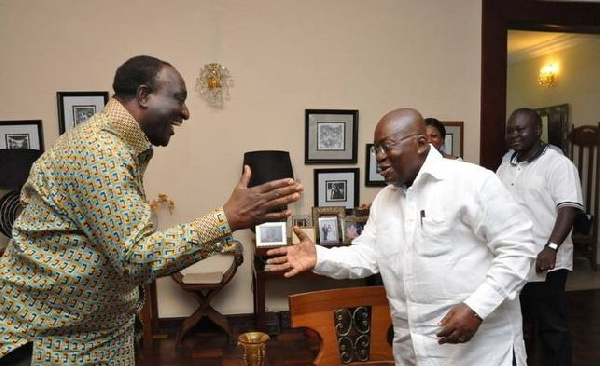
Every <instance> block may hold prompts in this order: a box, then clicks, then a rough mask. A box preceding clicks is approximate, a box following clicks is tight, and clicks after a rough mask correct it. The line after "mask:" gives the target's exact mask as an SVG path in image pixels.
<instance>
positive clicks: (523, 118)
mask: <svg viewBox="0 0 600 366" xmlns="http://www.w3.org/2000/svg"><path fill="white" fill-rule="evenodd" d="M541 135H542V120H541V118H540V116H539V115H538V114H537V113H536V112H535V111H534V110H533V109H530V108H519V109H516V110H515V111H514V112H513V113H512V114H511V115H510V117H509V118H508V121H507V123H506V141H507V143H508V146H509V147H510V148H511V149H513V150H514V153H513V155H512V156H511V158H510V159H509V160H508V161H504V162H503V163H502V164H501V165H500V167H499V168H498V170H497V174H498V177H500V179H501V180H502V182H503V183H504V185H505V186H506V187H507V188H508V190H509V191H510V192H511V193H512V195H513V196H514V197H515V199H516V201H517V202H518V203H519V205H521V206H522V207H523V209H524V210H525V211H526V212H527V214H528V216H529V218H530V219H531V220H532V221H533V224H534V225H533V238H534V241H535V244H536V246H537V250H536V251H537V253H538V254H537V260H536V263H535V271H532V273H531V274H530V277H529V281H530V282H529V283H527V284H526V285H525V287H524V288H523V291H522V292H521V295H520V299H521V309H522V312H523V321H524V328H525V335H526V339H527V340H528V342H527V344H529V340H532V339H531V338H532V336H535V337H539V338H540V340H541V343H542V346H543V349H544V353H545V356H546V361H545V362H544V365H549V366H565V365H571V332H570V329H569V328H570V323H569V316H568V312H567V311H566V308H565V303H564V292H565V283H566V281H567V275H568V273H569V271H571V270H572V269H573V241H572V238H571V229H572V227H573V220H574V218H575V215H576V213H577V212H578V211H579V210H583V203H582V202H583V201H582V194H581V184H580V182H579V175H578V172H577V168H576V167H575V165H574V164H573V163H572V162H571V160H569V159H568V158H567V157H565V156H564V155H563V154H562V152H557V151H556V149H555V148H551V147H550V145H548V144H546V143H544V142H543V141H541V139H540V137H541ZM532 329H533V330H532Z"/></svg>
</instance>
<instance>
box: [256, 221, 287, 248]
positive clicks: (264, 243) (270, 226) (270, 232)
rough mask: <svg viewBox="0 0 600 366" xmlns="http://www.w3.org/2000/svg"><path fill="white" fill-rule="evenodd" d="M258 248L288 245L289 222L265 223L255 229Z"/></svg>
mask: <svg viewBox="0 0 600 366" xmlns="http://www.w3.org/2000/svg"><path fill="white" fill-rule="evenodd" d="M255 232H256V247H263V248H264V247H278V246H282V245H287V244H288V239H287V222H285V221H276V222H265V223H264V224H261V225H257V226H256V227H255Z"/></svg>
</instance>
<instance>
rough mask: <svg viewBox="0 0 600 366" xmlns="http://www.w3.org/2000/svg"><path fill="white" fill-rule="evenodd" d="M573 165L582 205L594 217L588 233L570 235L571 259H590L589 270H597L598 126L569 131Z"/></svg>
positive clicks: (599, 167)
mask: <svg viewBox="0 0 600 366" xmlns="http://www.w3.org/2000/svg"><path fill="white" fill-rule="evenodd" d="M570 137H571V144H572V147H571V153H572V159H573V163H574V164H575V165H576V166H577V170H579V178H580V179H581V188H582V191H583V192H582V193H583V202H584V206H585V210H586V212H587V213H589V214H591V215H592V217H593V224H592V228H591V230H590V232H589V233H585V234H582V233H576V232H574V233H573V245H574V253H573V256H574V257H585V258H587V259H589V261H590V263H591V266H592V269H593V270H597V269H598V268H597V264H596V253H597V249H598V247H597V241H598V218H599V217H598V208H599V207H598V206H599V205H600V202H599V199H600V196H599V193H600V179H599V178H600V177H599V176H598V173H599V171H600V159H599V157H600V156H599V148H600V122H599V123H598V125H597V126H593V125H585V126H579V127H577V128H574V129H573V131H571V135H570Z"/></svg>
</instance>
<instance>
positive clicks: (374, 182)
mask: <svg viewBox="0 0 600 366" xmlns="http://www.w3.org/2000/svg"><path fill="white" fill-rule="evenodd" d="M365 150H366V154H365V155H366V156H365V186H367V187H385V186H386V184H385V180H384V179H383V176H382V175H381V174H379V170H378V169H377V159H376V158H375V145H374V144H367V145H366V149H365Z"/></svg>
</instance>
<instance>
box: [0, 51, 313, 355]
mask: <svg viewBox="0 0 600 366" xmlns="http://www.w3.org/2000/svg"><path fill="white" fill-rule="evenodd" d="M113 89H114V91H115V94H114V96H113V97H112V98H111V100H110V101H109V102H108V104H107V105H106V107H105V108H104V110H103V111H101V112H100V113H98V114H96V115H94V116H93V117H91V119H90V120H89V121H88V122H87V123H85V124H81V125H79V126H77V127H76V128H74V129H73V130H71V131H70V132H69V133H67V134H65V135H62V136H60V137H59V139H58V140H57V141H56V143H55V144H54V146H53V147H52V148H51V149H49V150H47V151H46V152H45V153H44V154H43V155H42V156H41V157H40V158H39V159H38V161H37V162H36V163H35V164H34V165H33V167H32V169H31V172H30V174H29V179H28V180H27V183H26V184H25V186H24V187H23V190H22V194H21V201H22V203H23V206H24V210H23V212H22V213H21V215H20V216H19V217H18V218H17V220H16V221H15V223H14V226H13V238H12V241H11V242H10V243H9V245H8V247H7V249H6V252H5V253H4V255H3V256H2V257H1V258H0V288H1V289H2V296H1V297H0V364H2V365H5V364H6V365H21V364H23V365H29V364H32V365H42V364H43V365H83V364H86V365H92V364H93V365H100V364H101V365H126V366H131V365H134V364H135V357H134V342H133V340H134V318H135V315H136V314H137V312H138V311H139V310H140V309H141V307H142V305H143V298H142V297H140V294H139V293H138V288H139V286H140V285H142V284H146V283H150V282H152V281H154V279H156V278H157V277H161V276H166V275H169V274H171V273H173V272H176V271H179V270H181V269H183V268H185V267H187V266H189V265H191V264H193V263H195V262H196V261H198V260H200V259H202V258H205V257H208V256H211V255H214V254H216V253H221V252H228V251H232V250H233V249H234V248H235V246H234V245H233V244H234V243H233V239H232V236H231V234H232V232H233V231H235V230H239V229H244V228H249V227H251V226H254V225H257V224H260V223H262V222H265V221H278V220H282V219H285V218H286V217H287V216H289V215H290V214H291V212H290V211H289V210H286V209H281V208H283V207H286V205H287V204H289V203H292V202H296V201H297V200H298V198H299V193H300V192H301V191H302V190H303V187H302V185H300V184H297V183H295V182H294V180H293V179H291V178H290V179H281V180H277V181H272V182H269V183H265V184H263V185H260V186H257V187H253V188H248V182H249V180H250V176H251V171H250V168H249V167H248V166H245V167H244V171H243V175H242V178H241V179H240V181H239V183H238V184H237V186H236V187H235V189H234V190H233V193H232V194H231V196H230V197H229V199H228V200H227V202H225V204H223V206H222V207H220V208H217V209H215V210H214V211H212V212H209V213H207V214H205V215H203V216H199V217H198V218H196V219H194V220H193V221H191V222H188V223H182V224H178V225H175V226H173V227H171V228H168V229H166V230H164V231H155V228H154V227H153V224H152V218H151V216H152V212H151V208H150V205H149V204H148V202H147V199H146V196H145V192H144V185H143V177H144V171H145V170H146V167H147V166H148V163H149V162H150V159H151V158H152V155H153V146H167V144H168V143H169V140H170V138H171V136H172V135H174V134H175V129H176V128H178V127H179V126H180V125H181V124H182V122H183V121H184V120H187V119H188V118H189V117H190V112H189V110H188V107H187V106H186V104H185V100H186V97H187V90H186V86H185V83H184V81H183V79H182V77H181V75H180V74H179V72H178V71H177V70H176V69H175V68H174V67H173V66H171V65H170V64H169V63H167V62H165V61H162V60H159V59H157V58H155V57H151V56H143V55H142V56H136V57H133V58H131V59H129V60H127V61H126V62H125V63H124V64H123V65H121V66H120V67H119V68H118V69H117V71H116V73H115V77H114V82H113ZM206 194H210V193H209V192H206Z"/></svg>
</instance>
